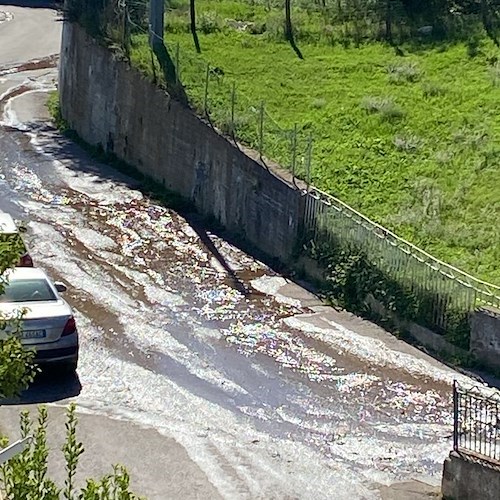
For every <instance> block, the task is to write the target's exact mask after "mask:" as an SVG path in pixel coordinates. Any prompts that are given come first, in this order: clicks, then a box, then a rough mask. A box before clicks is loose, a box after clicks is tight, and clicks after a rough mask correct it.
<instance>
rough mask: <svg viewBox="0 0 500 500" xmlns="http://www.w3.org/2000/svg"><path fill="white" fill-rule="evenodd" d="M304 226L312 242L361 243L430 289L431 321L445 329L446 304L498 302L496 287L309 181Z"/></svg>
mask: <svg viewBox="0 0 500 500" xmlns="http://www.w3.org/2000/svg"><path fill="white" fill-rule="evenodd" d="M304 195H305V197H306V199H305V211H304V230H305V231H306V233H307V234H308V237H310V238H312V239H313V240H314V241H315V243H319V242H321V241H325V240H326V241H327V242H328V241H329V240H330V241H331V243H332V244H334V243H335V242H339V241H340V242H342V243H345V244H354V245H356V246H357V247H359V248H360V249H361V250H362V251H363V252H364V253H365V254H366V255H367V257H368V258H369V259H370V261H371V262H372V263H373V264H374V265H376V266H377V267H378V268H379V269H381V270H383V271H384V272H386V273H387V274H388V275H389V276H391V278H394V279H396V280H398V281H399V282H405V283H406V284H407V285H408V287H409V288H410V289H411V290H412V292H413V293H414V294H415V295H416V296H418V295H419V294H420V295H423V294H424V293H428V292H431V293H432V294H433V296H434V297H435V300H434V301H433V303H432V304H431V305H430V307H431V308H432V311H430V312H429V317H430V318H432V319H431V322H432V323H433V324H434V326H436V327H437V329H438V330H441V331H446V326H447V325H446V322H447V318H448V316H447V314H446V312H447V310H448V309H450V308H453V309H455V310H458V311H462V312H463V313H464V314H467V313H468V312H470V311H472V310H474V309H475V308H476V307H477V306H478V305H481V304H484V305H490V306H493V307H497V308H500V287H498V286H496V285H493V284H491V283H487V282H485V281H482V280H479V279H477V278H474V277H473V276H470V275H469V274H467V273H465V272H463V271H461V270H460V269H457V268H456V267H453V266H451V265H449V264H446V263H445V262H442V261H440V260H438V259H436V258H435V257H433V256H432V255H430V254H428V253H427V252H424V251H423V250H421V249H420V248H418V247H416V246H415V245H413V244H411V243H410V242H408V241H406V240H404V239H402V238H400V237H399V236H397V235H396V234H394V233H393V232H391V231H389V230H388V229H386V228H384V227H383V226H381V225H379V224H377V223H376V222H374V221H372V220H370V219H369V218H368V217H365V216H364V215H362V214H360V213H359V212H357V211H356V210H354V209H353V208H351V207H350V206H349V205H347V204H346V203H344V202H342V201H341V200H339V199H337V198H335V197H333V196H331V195H329V194H327V193H324V192H322V191H320V190H319V189H316V188H314V187H309V188H308V189H307V190H306V191H304Z"/></svg>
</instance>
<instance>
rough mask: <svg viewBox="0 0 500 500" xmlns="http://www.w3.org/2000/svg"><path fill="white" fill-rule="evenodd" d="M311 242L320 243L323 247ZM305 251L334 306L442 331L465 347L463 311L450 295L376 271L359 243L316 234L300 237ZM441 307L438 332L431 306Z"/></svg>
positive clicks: (466, 328)
mask: <svg viewBox="0 0 500 500" xmlns="http://www.w3.org/2000/svg"><path fill="white" fill-rule="evenodd" d="M315 241H325V243H323V244H321V243H320V244H318V243H315ZM304 250H305V251H306V253H307V254H308V255H309V256H310V257H311V258H313V259H315V260H316V261H317V262H318V263H319V264H320V265H321V266H322V267H324V268H326V271H327V276H326V290H325V292H326V294H327V296H328V297H329V298H330V299H331V300H332V301H333V302H334V303H336V304H338V305H340V306H341V307H344V308H346V309H348V310H349V311H352V312H355V313H357V314H361V315H364V316H369V317H372V318H373V317H378V319H381V320H387V319H392V315H393V314H394V315H396V316H397V318H398V319H400V320H407V321H412V322H415V323H418V324H420V325H422V326H424V327H427V328H429V329H431V330H434V331H436V332H438V333H442V334H443V335H444V336H445V338H446V339H447V340H448V341H449V342H451V343H452V344H454V345H456V346H457V347H461V348H463V349H468V348H469V339H470V326H469V321H468V316H469V315H468V310H467V309H465V308H464V309H460V308H457V307H454V306H452V305H451V304H452V300H451V299H452V298H451V296H450V297H449V296H447V295H446V294H440V293H438V292H433V291H430V290H427V289H423V288H419V287H418V286H415V283H412V282H411V281H409V280H406V281H405V279H404V278H395V277H393V276H390V275H389V274H388V273H387V272H386V271H384V270H382V269H380V268H378V267H377V266H376V265H375V264H373V262H372V261H371V260H370V258H369V257H368V255H367V254H366V252H364V251H363V250H362V249H361V248H360V247H359V246H358V245H356V244H353V243H350V244H346V243H340V241H338V240H337V239H336V238H335V237H334V238H333V243H332V238H331V235H330V237H328V238H327V237H326V236H325V237H324V238H322V237H321V236H316V238H315V240H312V239H308V238H306V239H305V244H304ZM369 295H371V296H372V297H373V298H375V299H376V300H377V301H378V302H380V303H381V304H382V306H383V307H384V309H385V311H386V314H385V316H384V317H380V315H379V314H378V313H376V312H375V311H373V310H372V309H371V308H370V305H369V304H368V301H367V298H368V297H369ZM436 304H446V307H445V309H444V322H445V324H446V330H445V331H443V330H442V329H441V327H440V326H439V324H438V323H437V322H436V318H435V315H434V307H435V305H436Z"/></svg>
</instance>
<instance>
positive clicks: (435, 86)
mask: <svg viewBox="0 0 500 500" xmlns="http://www.w3.org/2000/svg"><path fill="white" fill-rule="evenodd" d="M446 91H447V89H446V88H445V87H443V86H442V85H439V83H435V82H425V83H424V84H423V85H422V92H423V94H424V97H438V96H441V95H444V94H445V93H446Z"/></svg>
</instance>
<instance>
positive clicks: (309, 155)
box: [306, 134, 313, 191]
mask: <svg viewBox="0 0 500 500" xmlns="http://www.w3.org/2000/svg"><path fill="white" fill-rule="evenodd" d="M312 143H313V139H312V134H309V139H308V141H307V159H306V183H307V190H308V191H309V186H310V185H311V159H312Z"/></svg>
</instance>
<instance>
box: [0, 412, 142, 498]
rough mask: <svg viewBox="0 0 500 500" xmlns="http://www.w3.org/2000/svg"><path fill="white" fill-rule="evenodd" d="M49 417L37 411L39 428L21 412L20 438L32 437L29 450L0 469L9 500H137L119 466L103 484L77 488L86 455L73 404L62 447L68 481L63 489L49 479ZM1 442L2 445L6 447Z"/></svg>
mask: <svg viewBox="0 0 500 500" xmlns="http://www.w3.org/2000/svg"><path fill="white" fill-rule="evenodd" d="M47 422H48V413H47V408H46V407H44V406H41V407H39V409H38V419H37V423H36V426H35V427H33V424H32V422H31V420H30V414H29V412H28V411H23V412H21V415H20V428H21V438H23V439H24V438H26V437H28V436H32V440H31V441H30V442H29V444H28V446H27V448H26V449H25V450H24V451H23V452H22V453H20V454H19V455H17V456H15V457H13V458H11V459H10V460H9V461H7V462H6V463H5V464H4V465H2V466H1V467H0V488H1V489H2V490H3V491H4V492H5V493H6V495H7V498H12V499H23V500H59V499H60V498H65V499H66V500H76V499H78V500H135V499H138V497H137V496H136V495H134V494H133V493H132V492H130V490H129V486H130V480H129V476H128V473H127V471H126V469H125V468H124V467H122V466H120V465H115V466H114V467H113V473H112V474H109V475H106V476H104V477H103V478H102V479H100V480H94V479H87V481H86V486H85V487H84V488H82V489H81V490H79V491H78V490H77V488H75V484H74V479H75V474H76V471H77V468H78V461H79V459H80V456H81V455H82V454H83V452H84V448H83V444H82V443H81V442H79V441H78V440H77V437H76V428H77V423H78V419H77V416H76V406H75V405H74V404H71V405H70V406H69V408H68V410H67V413H66V440H65V442H64V445H63V447H62V452H63V455H64V459H65V467H66V479H65V482H64V487H63V488H60V487H59V486H58V485H57V484H56V483H55V481H54V480H53V479H51V478H50V477H49V476H48V459H49V448H48V445H47ZM7 444H8V440H7V439H6V438H3V439H2V442H1V445H2V446H3V447H5V446H7Z"/></svg>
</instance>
